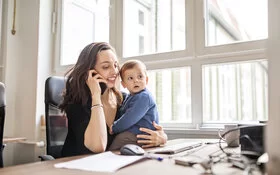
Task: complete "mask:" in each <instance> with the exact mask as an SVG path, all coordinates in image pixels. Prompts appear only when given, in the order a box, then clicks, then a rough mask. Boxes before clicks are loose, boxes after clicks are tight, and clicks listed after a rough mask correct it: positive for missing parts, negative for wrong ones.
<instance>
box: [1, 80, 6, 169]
mask: <svg viewBox="0 0 280 175" xmlns="http://www.w3.org/2000/svg"><path fill="white" fill-rule="evenodd" d="M5 107H6V96H5V86H4V84H3V83H1V82H0V168H2V167H3V149H4V145H3V135H4V123H5Z"/></svg>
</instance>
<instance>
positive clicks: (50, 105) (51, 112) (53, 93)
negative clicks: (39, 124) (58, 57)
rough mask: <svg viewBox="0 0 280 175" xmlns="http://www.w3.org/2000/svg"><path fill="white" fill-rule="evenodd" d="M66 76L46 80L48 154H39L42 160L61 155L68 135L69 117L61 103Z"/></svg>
mask: <svg viewBox="0 0 280 175" xmlns="http://www.w3.org/2000/svg"><path fill="white" fill-rule="evenodd" d="M65 82H66V79H65V78H64V77H57V76H52V77H49V78H48V79H47V80H46V82H45V121H46V150H47V155H42V156H39V158H41V160H42V161H44V160H52V159H55V158H60V157H61V150H62V147H63V144H64V141H65V138H66V135H67V132H68V130H67V117H66V116H65V115H64V114H63V113H61V111H60V109H59V107H58V106H59V104H60V103H61V102H62V92H63V89H64V88H65Z"/></svg>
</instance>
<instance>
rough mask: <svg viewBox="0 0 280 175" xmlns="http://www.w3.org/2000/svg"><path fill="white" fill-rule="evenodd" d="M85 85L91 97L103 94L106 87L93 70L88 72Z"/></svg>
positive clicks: (104, 81)
mask: <svg viewBox="0 0 280 175" xmlns="http://www.w3.org/2000/svg"><path fill="white" fill-rule="evenodd" d="M86 83H87V85H88V87H89V89H90V91H91V95H95V94H97V93H98V94H103V93H104V91H105V90H106V87H107V86H106V83H107V82H106V80H104V78H103V77H102V76H101V75H100V74H98V73H97V72H96V71H95V70H94V69H92V70H89V72H88V78H87V81H86Z"/></svg>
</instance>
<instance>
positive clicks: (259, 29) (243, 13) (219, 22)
mask: <svg viewBox="0 0 280 175" xmlns="http://www.w3.org/2000/svg"><path fill="white" fill-rule="evenodd" d="M249 9H250V12H249V11H248V10H249ZM205 26H206V36H207V37H206V38H205V39H206V43H207V46H212V45H220V44H228V43H233V42H240V41H251V40H258V39H264V38H267V1H265V0H246V1H244V0H207V1H206V24H205Z"/></svg>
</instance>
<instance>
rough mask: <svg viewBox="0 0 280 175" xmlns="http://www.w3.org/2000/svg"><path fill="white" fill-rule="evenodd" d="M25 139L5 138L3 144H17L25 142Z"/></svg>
mask: <svg viewBox="0 0 280 175" xmlns="http://www.w3.org/2000/svg"><path fill="white" fill-rule="evenodd" d="M25 140H26V138H25V137H4V138H3V143H4V144H6V143H17V142H22V141H25Z"/></svg>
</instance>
